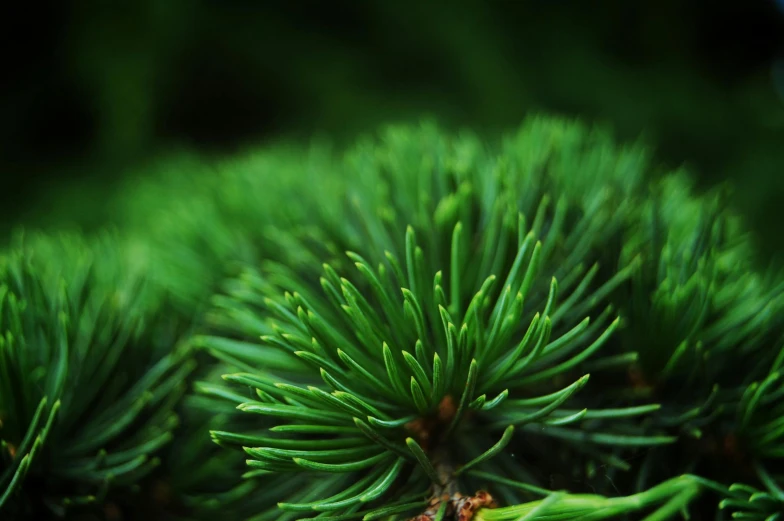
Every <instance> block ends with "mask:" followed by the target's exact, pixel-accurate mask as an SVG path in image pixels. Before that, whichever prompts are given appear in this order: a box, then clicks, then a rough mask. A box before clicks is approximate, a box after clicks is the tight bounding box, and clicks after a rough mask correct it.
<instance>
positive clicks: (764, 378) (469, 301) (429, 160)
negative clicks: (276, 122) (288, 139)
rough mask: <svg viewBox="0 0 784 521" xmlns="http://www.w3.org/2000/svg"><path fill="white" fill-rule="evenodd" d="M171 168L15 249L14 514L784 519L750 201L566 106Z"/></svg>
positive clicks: (765, 275)
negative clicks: (90, 231)
mask: <svg viewBox="0 0 784 521" xmlns="http://www.w3.org/2000/svg"><path fill="white" fill-rule="evenodd" d="M164 174H165V178H163V179H161V178H158V177H155V176H151V177H149V178H147V179H142V180H140V181H137V182H136V186H134V187H129V189H128V190H127V192H126V193H125V194H124V197H126V199H125V200H124V201H121V204H119V208H118V211H117V221H118V222H119V223H120V224H121V226H122V234H121V235H120V237H114V236H112V237H102V238H97V239H82V238H79V236H76V235H72V236H67V237H66V238H65V239H62V240H61V239H53V238H50V237H40V238H38V237H36V238H33V239H32V240H31V239H29V238H26V239H24V240H23V241H18V242H17V243H15V244H14V245H12V248H11V250H10V251H9V252H8V253H6V254H5V256H4V257H3V260H2V263H1V265H2V270H1V271H0V329H1V330H2V332H3V340H2V343H0V376H2V379H0V419H2V422H3V423H2V427H1V428H0V439H1V440H2V443H3V445H2V448H0V464H1V465H2V467H0V472H2V474H0V493H1V494H2V500H1V501H2V504H1V505H0V508H2V513H3V515H5V514H6V512H8V513H9V514H8V515H10V516H13V517H14V518H19V519H29V518H32V516H35V515H38V516H40V515H42V512H44V511H46V512H47V513H54V514H64V515H66V516H71V515H74V516H76V515H78V514H80V513H83V512H89V513H91V514H92V515H97V516H98V517H99V518H100V514H96V512H103V515H104V517H107V518H110V517H111V515H110V513H109V512H110V511H111V512H115V513H116V512H121V513H122V514H123V515H124V516H126V517H128V518H129V519H136V518H145V519H158V518H161V519H175V520H203V519H216V518H225V519H238V520H253V521H266V520H284V521H285V520H295V519H319V520H321V521H328V520H335V521H337V520H349V519H368V520H370V519H388V520H398V519H408V518H411V517H412V516H419V518H417V521H423V520H427V521H431V520H443V521H446V520H450V519H459V520H461V521H467V520H468V519H471V518H472V516H473V519H476V520H485V521H491V520H498V521H505V520H510V521H512V520H518V519H526V520H535V519H538V520H542V521H544V520H552V519H559V520H569V519H577V518H579V519H581V520H586V519H609V518H621V517H623V518H633V519H636V518H640V517H642V516H647V517H646V519H650V520H651V521H660V520H662V521H663V520H665V519H669V518H671V517H673V516H676V515H678V514H679V513H687V512H689V511H691V512H693V513H697V514H698V515H699V518H700V519H702V518H707V517H714V514H716V513H717V512H718V515H719V516H722V515H724V513H730V515H732V516H733V517H735V518H754V519H759V520H760V521H763V520H766V521H773V520H774V519H777V517H778V515H779V514H780V512H781V505H782V493H781V487H782V483H783V482H782V475H781V471H780V469H781V459H782V455H784V452H782V450H783V447H782V435H783V433H784V427H783V426H782V415H784V410H782V407H781V403H782V396H783V395H784V387H782V380H781V371H782V368H781V364H782V362H784V350H782V341H784V328H783V327H782V326H784V308H783V306H784V282H782V280H784V279H782V278H781V276H780V274H779V273H778V272H776V271H775V270H772V269H771V270H767V271H759V270H757V269H756V268H755V265H754V264H753V261H752V259H753V257H754V250H753V237H752V236H751V235H750V234H749V232H748V231H747V230H746V229H745V225H744V223H743V222H742V220H740V219H739V218H738V217H737V216H735V214H734V213H733V211H732V208H731V205H730V204H729V201H730V199H729V195H730V194H729V193H728V191H727V190H725V189H724V188H721V189H717V190H713V191H709V192H706V193H703V194H696V193H695V191H694V189H693V187H692V186H691V184H690V182H689V180H688V176H687V175H686V174H685V173H683V172H675V173H666V174H660V173H659V172H658V171H656V170H655V169H654V167H652V166H651V163H650V160H649V158H648V154H647V152H646V150H645V149H644V148H642V147H640V146H636V145H635V146H619V145H616V144H615V143H614V141H613V139H612V137H611V136H610V135H609V133H608V132H607V131H605V130H603V129H596V128H588V127H585V126H584V125H581V124H579V123H576V122H570V121H565V120H558V119H549V118H531V119H529V120H527V121H526V122H525V123H524V124H523V126H522V127H521V128H520V129H519V130H518V131H517V132H515V133H512V134H509V135H507V136H506V137H504V138H503V139H502V140H499V141H497V142H489V143H488V142H485V141H483V140H482V139H480V138H479V137H478V136H477V135H474V134H472V133H469V132H463V133H460V134H457V135H448V134H445V133H444V132H442V131H441V130H440V129H439V128H437V127H436V126H434V125H432V124H428V123H424V124H421V125H419V126H416V127H412V126H393V127H388V128H387V129H385V130H384V131H383V132H382V133H381V134H380V135H379V136H377V137H366V138H363V139H360V140H359V142H358V143H357V144H356V146H354V147H353V148H351V149H350V150H349V151H347V152H345V153H343V154H342V155H337V154H334V153H332V152H331V151H330V150H329V149H327V148H325V147H321V146H314V147H310V148H308V149H307V150H299V149H296V148H291V147H286V146H282V145H281V146H279V147H277V148H273V149H271V150H268V151H263V152H258V153H252V154H249V155H247V156H243V157H239V158H237V159H234V160H220V161H213V160H207V159H205V158H199V157H194V156H187V155H186V156H179V157H177V158H175V159H174V160H173V162H172V163H170V164H168V165H167V164H163V165H162V167H161V174H160V175H164ZM654 174H657V175H654ZM197 366H198V367H197ZM194 370H195V372H194ZM189 387H190V388H192V392H187V393H186V392H185V390H186V389H187V388H189ZM175 411H176V415H175ZM177 417H179V418H181V421H178V420H177ZM179 423H181V425H179V428H178V429H177V430H175V426H177V425H178V424H179ZM173 437H174V438H175V442H174V443H169V442H170V441H171V439H172V438H173ZM156 467H157V468H156ZM156 491H157V492H156ZM162 491H163V492H162ZM132 492H136V493H137V494H140V495H137V496H135V498H142V500H141V501H139V500H138V499H137V500H136V501H131V500H130V499H129V498H131V496H130V495H129V494H130V493H132ZM488 492H489V494H488ZM698 498H700V499H698ZM706 505H707V506H706ZM66 507H74V508H66ZM89 507H95V508H92V509H91V508H89Z"/></svg>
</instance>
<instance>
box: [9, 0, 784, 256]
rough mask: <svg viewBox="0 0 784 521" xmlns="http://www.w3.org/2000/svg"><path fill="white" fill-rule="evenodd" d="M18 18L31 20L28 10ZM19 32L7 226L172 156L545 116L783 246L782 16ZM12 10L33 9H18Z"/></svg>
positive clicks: (136, 16) (96, 207)
mask: <svg viewBox="0 0 784 521" xmlns="http://www.w3.org/2000/svg"><path fill="white" fill-rule="evenodd" d="M19 4H22V3H19ZM14 9H16V11H14V10H11V11H7V12H6V13H5V14H4V20H3V26H4V31H3V38H4V39H5V41H4V42H3V46H2V53H3V58H4V59H3V71H4V72H5V74H4V75H3V76H4V77H5V78H6V79H5V80H3V81H2V82H1V83H0V89H2V93H1V95H0V110H1V111H2V118H1V119H0V172H2V174H3V179H2V184H0V231H1V232H2V233H4V234H5V233H7V231H8V230H9V229H11V228H13V227H14V226H17V225H19V224H26V225H28V226H50V225H53V224H57V223H61V222H66V221H67V222H74V223H77V224H78V225H80V226H82V227H83V228H87V229H89V228H93V227H96V226H99V225H100V224H101V223H103V222H105V221H106V220H107V219H109V216H110V215H111V208H110V206H111V204H110V203H108V201H111V195H112V193H113V191H114V190H116V189H117V187H118V186H119V184H118V183H119V182H120V180H121V179H123V176H127V175H132V173H133V172H134V171H138V170H140V169H143V168H144V165H145V164H147V163H148V162H150V161H151V160H153V159H154V158H156V157H160V156H161V155H165V154H166V153H167V152H168V151H170V150H174V149H182V148H185V149H196V150H198V151H200V152H203V153H206V154H220V155H222V154H230V153H232V152H233V151H236V150H238V149H243V148H246V147H247V146H249V145H251V144H262V143H264V142H265V141H268V140H270V139H276V140H277V139H281V138H285V139H291V140H302V141H307V140H309V139H310V138H311V137H312V136H314V135H326V136H329V137H330V138H331V139H332V140H333V141H336V142H338V143H342V142H350V141H351V140H352V138H353V137H354V136H355V135H356V134H357V133H360V132H364V131H370V130H373V129H374V128H375V127H376V126H377V125H379V124H381V123H384V122H389V121H405V120H416V119H419V118H421V117H422V116H430V117H433V118H435V119H437V120H438V121H440V122H441V123H442V124H443V125H445V126H447V127H454V128H459V127H463V126H471V127H473V128H475V129H477V130H479V131H482V132H486V133H488V135H490V134H491V133H492V134H495V133H498V132H500V131H503V130H505V129H511V128H514V127H516V126H517V125H518V124H519V122H520V121H521V119H522V118H523V117H524V116H525V115H526V114H527V113H529V112H532V111H548V112H553V113H557V114H561V115H572V116H580V117H583V118H585V119H586V120H589V121H597V122H601V123H607V124H609V125H611V126H612V127H613V128H614V129H615V133H616V135H617V136H618V138H620V139H629V140H632V139H636V138H638V137H639V136H644V137H645V139H646V140H647V141H648V142H649V143H651V144H654V145H655V147H656V150H657V160H658V161H660V163H661V165H662V166H663V167H678V166H681V165H683V164H686V165H688V167H689V168H690V169H691V170H692V171H693V172H694V173H695V175H696V176H697V177H698V179H699V182H700V184H701V185H702V186H711V185H713V184H715V183H717V182H721V181H723V180H727V179H731V180H733V182H734V183H735V184H736V186H737V195H736V204H737V205H738V207H739V208H740V209H741V211H743V212H745V213H746V215H748V217H749V219H750V220H751V222H752V223H753V226H754V227H755V229H756V230H757V231H758V232H759V234H760V237H761V242H762V244H763V246H764V248H765V250H766V251H767V252H769V253H774V252H776V251H784V240H783V239H782V232H781V225H782V224H784V219H783V218H782V217H781V216H782V215H784V213H782V211H781V208H782V207H784V0H779V1H776V0H767V1H766V0H735V1H734V2H733V1H707V0H693V1H688V0H639V1H636V2H628V1H621V0H609V1H599V2H578V1H566V0H536V1H533V0H532V1H522V0H520V1H505V2H487V1H460V2H454V1H452V2H414V1H400V2H398V1H375V2H357V1H346V0H331V1H330V2H323V1H299V2H285V1H279V2H273V1H263V0H261V1H259V0H256V1H252V0H223V1H218V0H211V1H210V0H202V1H197V0H135V1H132V2H122V1H117V2H102V1H99V0H84V1H77V0H71V1H66V0H60V1H59V2H51V3H36V4H35V6H32V7H19V6H18V7H16V8H14ZM17 11H18V12H17Z"/></svg>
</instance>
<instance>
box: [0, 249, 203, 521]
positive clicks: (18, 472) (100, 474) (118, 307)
mask: <svg viewBox="0 0 784 521" xmlns="http://www.w3.org/2000/svg"><path fill="white" fill-rule="evenodd" d="M131 252H132V250H131V249H130V248H122V247H121V243H120V242H119V241H118V240H117V239H115V238H114V237H110V236H107V237H102V238H101V239H98V240H95V241H86V240H83V239H81V238H79V237H78V236H74V235H66V236H64V237H57V238H50V237H33V238H28V237H25V238H23V239H21V240H20V241H19V242H18V244H17V245H16V246H15V248H14V249H13V250H12V251H10V252H8V253H7V254H5V255H4V256H3V257H2V260H0V329H1V330H2V340H1V341H0V375H1V376H2V378H0V418H1V419H2V424H0V426H1V427H0V439H1V440H2V449H1V450H2V454H0V508H2V511H3V513H4V514H6V513H8V515H9V516H21V517H20V518H22V519H26V518H31V519H32V518H36V519H38V518H40V517H43V516H45V515H49V514H55V515H60V514H62V513H63V512H64V511H65V509H66V508H67V507H71V506H79V505H87V504H92V503H96V502H103V501H112V500H113V499H112V496H111V495H109V496H107V494H111V493H112V492H113V490H114V489H115V488H128V487H130V486H132V485H135V484H136V483H137V481H138V480H139V479H140V478H141V477H142V476H144V475H146V474H149V473H150V472H151V471H152V470H153V469H154V468H155V467H156V466H157V465H158V464H159V458H158V457H157V456H156V454H158V453H159V452H160V449H161V448H162V447H163V446H164V445H166V444H167V443H169V442H170V441H171V439H172V436H173V429H174V428H175V426H176V425H177V417H176V415H175V414H174V413H173V408H174V406H175V404H176V402H177V400H178V398H179V397H180V396H181V395H182V394H183V392H184V391H185V385H184V383H183V379H184V378H185V376H187V374H188V373H189V372H190V371H191V370H193V363H192V362H188V361H185V360H184V359H183V356H182V355H181V354H179V353H177V352H176V350H174V349H173V346H172V344H171V343H170V342H171V338H167V337H166V335H165V328H162V327H158V326H156V324H155V322H156V321H157V320H158V319H157V317H156V314H157V313H159V312H160V308H157V307H156V306H158V303H157V297H156V296H155V295H154V294H152V293H150V292H149V291H148V290H147V289H146V288H145V286H144V279H143V278H142V277H141V274H140V273H139V270H143V266H135V265H134V259H133V258H131V257H130V255H129V258H121V256H122V255H125V254H130V253H131ZM4 518H5V517H4Z"/></svg>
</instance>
